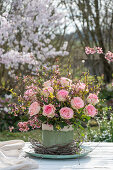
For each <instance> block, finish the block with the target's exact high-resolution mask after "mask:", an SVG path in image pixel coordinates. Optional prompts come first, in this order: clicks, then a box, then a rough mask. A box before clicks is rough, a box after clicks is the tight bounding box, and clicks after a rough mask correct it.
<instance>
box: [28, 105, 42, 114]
mask: <svg viewBox="0 0 113 170" xmlns="http://www.w3.org/2000/svg"><path fill="white" fill-rule="evenodd" d="M39 111H40V105H39V103H38V102H34V103H32V104H31V105H30V107H29V114H30V116H34V115H36V114H38V113H39Z"/></svg>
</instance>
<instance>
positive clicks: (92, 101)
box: [87, 93, 99, 105]
mask: <svg viewBox="0 0 113 170" xmlns="http://www.w3.org/2000/svg"><path fill="white" fill-rule="evenodd" d="M87 101H88V103H90V104H93V105H96V104H97V103H98V102H99V100H98V96H97V95H96V94H92V93H90V94H89V96H88V97H87Z"/></svg>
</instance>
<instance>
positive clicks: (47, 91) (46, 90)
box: [42, 86, 54, 97]
mask: <svg viewBox="0 0 113 170" xmlns="http://www.w3.org/2000/svg"><path fill="white" fill-rule="evenodd" d="M42 93H43V95H44V96H45V97H49V95H50V93H52V94H53V93H54V89H53V88H52V87H51V86H48V87H44V88H43V90H42Z"/></svg>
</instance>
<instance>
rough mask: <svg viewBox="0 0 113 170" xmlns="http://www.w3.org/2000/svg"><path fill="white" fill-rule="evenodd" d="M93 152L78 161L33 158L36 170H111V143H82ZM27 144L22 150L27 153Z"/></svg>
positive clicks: (112, 162)
mask: <svg viewBox="0 0 113 170" xmlns="http://www.w3.org/2000/svg"><path fill="white" fill-rule="evenodd" d="M84 145H85V146H90V147H92V148H93V149H94V150H93V151H92V152H91V153H89V154H88V155H87V156H85V157H82V158H79V159H65V160H51V159H41V158H33V157H32V159H34V160H35V161H36V162H37V164H38V165H39V169H38V170H113V143H98V142H97V143H96V142H89V143H84ZM28 146H29V143H26V145H25V148H24V150H26V151H29V149H28Z"/></svg>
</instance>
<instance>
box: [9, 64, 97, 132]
mask: <svg viewBox="0 0 113 170" xmlns="http://www.w3.org/2000/svg"><path fill="white" fill-rule="evenodd" d="M43 74H45V77H47V76H46V71H45V73H44V72H43ZM37 75H38V79H37V80H36V78H33V77H32V78H31V77H28V76H26V77H24V80H23V81H24V83H25V87H26V88H25V92H24V94H23V96H19V97H18V106H17V104H15V105H14V104H13V106H15V108H16V109H15V108H13V109H12V112H13V113H14V114H18V113H19V114H20V112H22V114H27V115H28V120H27V121H21V122H19V123H18V127H19V130H20V131H28V130H29V129H30V128H32V129H35V128H40V127H41V124H42V123H44V124H49V125H53V127H54V128H55V129H59V130H60V129H61V128H64V126H69V125H72V126H73V127H75V128H77V127H82V125H83V124H84V123H86V122H87V121H88V120H89V119H90V117H94V116H95V115H97V113H98V109H97V105H98V103H99V99H98V92H99V88H96V87H95V86H94V85H91V84H92V83H88V82H87V75H84V79H85V82H83V81H80V80H79V81H77V82H74V81H72V80H71V79H70V78H69V77H68V78H66V77H62V76H61V74H60V72H59V67H58V66H57V67H56V68H55V69H54V71H53V74H52V76H50V79H49V80H47V81H44V79H42V78H41V77H42V75H41V77H40V75H39V73H37Z"/></svg>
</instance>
